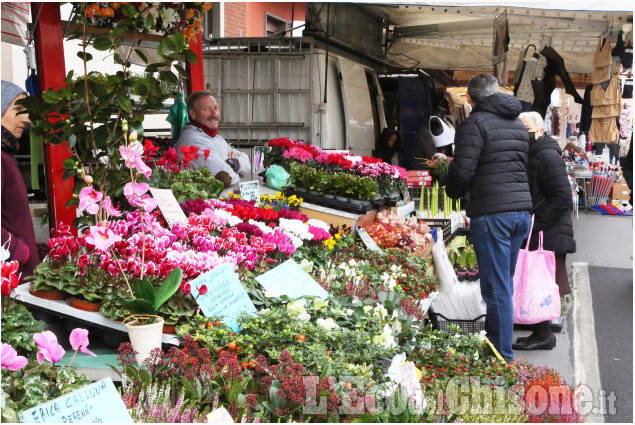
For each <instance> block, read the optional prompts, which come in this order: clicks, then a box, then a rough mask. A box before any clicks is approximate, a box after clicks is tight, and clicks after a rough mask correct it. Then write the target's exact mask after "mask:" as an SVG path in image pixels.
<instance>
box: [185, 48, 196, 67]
mask: <svg viewBox="0 0 635 425" xmlns="http://www.w3.org/2000/svg"><path fill="white" fill-rule="evenodd" d="M183 53H184V54H185V60H186V61H188V62H189V63H191V64H194V65H196V62H198V55H197V54H196V53H194V52H193V51H192V50H190V49H185V50H184V51H183Z"/></svg>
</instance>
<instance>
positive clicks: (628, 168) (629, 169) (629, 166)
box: [620, 134, 633, 207]
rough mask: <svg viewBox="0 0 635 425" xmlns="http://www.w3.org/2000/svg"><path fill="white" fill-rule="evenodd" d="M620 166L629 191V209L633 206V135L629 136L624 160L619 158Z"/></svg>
mask: <svg viewBox="0 0 635 425" xmlns="http://www.w3.org/2000/svg"><path fill="white" fill-rule="evenodd" d="M620 165H621V166H622V172H623V173H624V180H625V181H626V185H627V186H628V188H629V189H630V190H631V197H630V199H629V202H630V204H631V207H632V206H633V135H632V134H631V144H630V146H629V148H628V153H627V154H626V156H625V157H624V158H620Z"/></svg>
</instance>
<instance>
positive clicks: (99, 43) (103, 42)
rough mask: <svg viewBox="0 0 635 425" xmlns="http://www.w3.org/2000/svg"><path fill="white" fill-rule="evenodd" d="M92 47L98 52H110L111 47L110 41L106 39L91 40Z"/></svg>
mask: <svg viewBox="0 0 635 425" xmlns="http://www.w3.org/2000/svg"><path fill="white" fill-rule="evenodd" d="M93 47H94V48H95V49H96V50H99V51H102V52H103V51H106V50H110V48H111V47H112V41H110V39H109V38H107V37H97V38H96V39H94V40H93Z"/></svg>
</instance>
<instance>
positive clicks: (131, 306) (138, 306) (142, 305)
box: [123, 299, 157, 315]
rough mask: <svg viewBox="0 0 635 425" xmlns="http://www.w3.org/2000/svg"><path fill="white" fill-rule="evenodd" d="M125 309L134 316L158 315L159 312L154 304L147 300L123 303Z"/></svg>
mask: <svg viewBox="0 0 635 425" xmlns="http://www.w3.org/2000/svg"><path fill="white" fill-rule="evenodd" d="M123 306H124V308H126V309H128V310H129V311H130V313H132V314H154V315H155V314H156V313H157V311H156V309H155V308H154V306H153V305H152V304H150V303H149V302H147V301H146V300H139V299H135V300H129V301H124V302H123Z"/></svg>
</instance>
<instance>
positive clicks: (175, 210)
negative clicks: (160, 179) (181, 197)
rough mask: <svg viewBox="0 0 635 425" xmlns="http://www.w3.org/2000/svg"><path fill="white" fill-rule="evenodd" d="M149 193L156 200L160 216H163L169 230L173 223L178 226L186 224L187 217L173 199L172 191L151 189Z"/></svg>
mask: <svg viewBox="0 0 635 425" xmlns="http://www.w3.org/2000/svg"><path fill="white" fill-rule="evenodd" d="M150 193H152V197H153V198H154V199H156V200H157V204H158V205H159V209H160V210H161V214H163V218H165V221H167V223H168V225H169V226H170V228H172V226H174V224H175V223H178V224H180V225H185V224H187V217H186V216H185V213H184V212H183V210H182V209H181V206H180V205H179V202H178V201H177V200H176V198H175V197H174V193H172V190H170V189H155V188H153V187H151V188H150Z"/></svg>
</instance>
